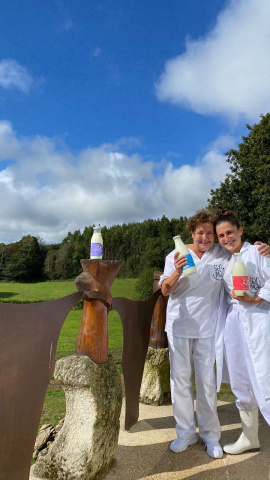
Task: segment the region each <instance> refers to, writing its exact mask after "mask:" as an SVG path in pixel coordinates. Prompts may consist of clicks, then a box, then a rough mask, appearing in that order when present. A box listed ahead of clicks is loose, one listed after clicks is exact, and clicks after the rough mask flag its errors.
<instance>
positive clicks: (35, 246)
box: [0, 215, 191, 282]
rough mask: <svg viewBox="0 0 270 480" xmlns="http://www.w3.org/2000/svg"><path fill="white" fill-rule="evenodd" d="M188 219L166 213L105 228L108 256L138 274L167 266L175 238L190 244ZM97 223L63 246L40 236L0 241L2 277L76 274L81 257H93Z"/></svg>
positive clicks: (25, 279)
mask: <svg viewBox="0 0 270 480" xmlns="http://www.w3.org/2000/svg"><path fill="white" fill-rule="evenodd" d="M186 222H187V218H186V217H182V216H181V217H179V218H178V219H176V218H173V219H171V220H169V219H168V218H167V217H165V215H164V216H163V217H162V218H161V219H157V220H151V219H149V220H145V221H144V222H137V223H129V224H125V223H124V224H123V225H114V226H112V227H106V226H104V227H103V228H102V237H103V258H104V260H124V262H125V263H124V265H123V267H122V269H121V271H120V273H119V274H118V275H119V276H122V277H127V278H132V277H135V278H136V277H137V276H138V275H139V274H140V273H141V272H142V271H143V270H144V269H145V268H156V269H157V270H162V269H163V267H164V259H165V256H166V255H167V253H168V252H169V251H171V250H172V249H173V248H174V242H173V240H172V238H173V237H174V236H175V235H178V234H181V236H182V238H183V240H184V241H185V242H189V241H190V240H191V238H190V236H189V234H188V233H187V231H186V229H185V226H186ZM92 234H93V227H85V229H84V231H83V232H82V233H81V231H80V230H76V231H75V232H74V233H71V232H69V233H68V235H67V236H66V237H65V238H64V239H63V240H62V242H61V243H60V244H57V245H44V244H43V242H42V241H40V239H38V238H36V237H33V236H31V235H26V236H24V237H23V238H22V239H21V240H20V241H19V242H15V243H11V244H9V245H4V244H0V278H1V279H2V280H6V281H21V282H30V281H39V280H58V279H68V278H74V277H76V276H77V275H79V274H80V273H81V271H82V268H81V264H80V260H81V259H83V258H89V256H90V241H91V237H92Z"/></svg>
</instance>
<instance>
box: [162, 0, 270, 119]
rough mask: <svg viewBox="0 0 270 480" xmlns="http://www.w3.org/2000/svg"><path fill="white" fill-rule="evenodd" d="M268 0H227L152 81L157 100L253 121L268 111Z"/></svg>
mask: <svg viewBox="0 0 270 480" xmlns="http://www.w3.org/2000/svg"><path fill="white" fill-rule="evenodd" d="M269 45H270V2H269V0H260V1H258V0H230V1H229V3H228V4H227V6H226V8H225V9H224V10H223V11H222V12H221V13H220V14H219V16H218V18H217V21H216V25H215V27H214V29H213V30H212V31H210V32H209V33H208V34H206V35H205V37H203V38H200V39H198V40H193V39H189V38H188V39H187V40H186V51H185V52H184V53H183V54H181V55H179V56H178V57H176V58H173V59H171V60H169V61H168V62H167V63H166V65H165V70H164V72H163V74H162V75H161V77H160V79H159V82H158V83H157V85H156V92H157V96H158V98H159V99H160V100H162V101H169V102H171V103H175V104H179V105H182V106H184V107H186V108H188V109H191V110H193V111H195V112H197V113H200V114H207V115H208V114H214V115H215V114H222V115H224V116H226V117H229V118H231V119H233V120H239V119H240V118H247V119H248V120H256V119H258V116H259V115H260V114H262V113H263V114H265V113H267V112H268V111H269V110H270V89H269V78H270V49H269Z"/></svg>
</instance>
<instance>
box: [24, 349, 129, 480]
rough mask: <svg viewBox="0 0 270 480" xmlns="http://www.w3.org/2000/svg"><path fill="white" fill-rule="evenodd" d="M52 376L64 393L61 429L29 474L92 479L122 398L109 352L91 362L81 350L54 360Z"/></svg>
mask: <svg viewBox="0 0 270 480" xmlns="http://www.w3.org/2000/svg"><path fill="white" fill-rule="evenodd" d="M54 376H55V379H56V380H58V381H60V383H61V384H62V387H63V389H64V391H65V395H66V416H65V421H64V425H63V427H62V429H61V430H60V432H59V434H58V435H57V437H56V440H55V441H54V442H53V444H52V445H51V447H50V448H49V451H48V453H47V454H46V455H45V456H42V455H40V456H39V457H38V459H37V462H36V463H35V464H34V465H33V466H32V468H31V474H30V480H40V479H54V480H58V479H59V480H60V479H61V480H63V479H65V480H92V479H98V478H100V476H101V475H103V474H104V472H105V471H106V470H107V468H108V466H109V464H110V462H111V460H112V458H113V455H114V452H115V450H116V447H117V443H118V435H119V417H120V411H121V404H122V388H121V379H120V374H119V372H118V371H117V368H116V366H115V364H114V361H113V359H112V357H111V356H110V355H109V357H108V361H107V362H106V363H103V364H96V363H94V362H92V361H91V360H90V358H89V357H86V356H76V355H74V356H71V357H67V358H63V359H61V360H58V361H57V363H56V368H55V375H54Z"/></svg>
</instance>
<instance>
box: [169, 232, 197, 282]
mask: <svg viewBox="0 0 270 480" xmlns="http://www.w3.org/2000/svg"><path fill="white" fill-rule="evenodd" d="M173 240H174V243H175V250H177V251H178V252H179V255H186V257H187V265H185V266H184V267H183V275H185V276H186V275H191V274H192V273H196V272H197V268H196V267H195V263H194V261H193V258H192V256H191V253H190V251H189V249H188V248H187V246H186V245H185V244H184V242H182V240H181V237H180V235H177V236H176V237H173Z"/></svg>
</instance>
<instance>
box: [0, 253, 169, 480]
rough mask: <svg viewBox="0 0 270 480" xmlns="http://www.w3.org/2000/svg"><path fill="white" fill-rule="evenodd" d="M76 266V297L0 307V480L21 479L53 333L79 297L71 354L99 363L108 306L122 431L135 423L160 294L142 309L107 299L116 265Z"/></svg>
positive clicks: (104, 350)
mask: <svg viewBox="0 0 270 480" xmlns="http://www.w3.org/2000/svg"><path fill="white" fill-rule="evenodd" d="M81 263H82V266H83V273H82V274H81V275H79V277H77V279H76V285H77V288H78V290H79V291H78V292H77V293H74V294H72V295H69V296H67V297H64V298H60V299H58V300H54V301H51V302H41V303H36V304H24V305H10V304H3V303H0V368H1V370H0V372H1V373H0V425H1V429H2V433H1V435H0V480H28V478H29V470H30V465H31V458H32V452H33V446H34V443H35V438H36V434H37V430H38V425H39V421H40V417H41V413H42V407H43V403H44V398H45V394H46V390H47V386H48V383H49V381H50V378H51V375H52V373H53V370H54V365H55V352H56V347H57V341H58V337H59V334H60V330H61V328H62V325H63V323H64V320H65V318H66V316H67V314H68V312H69V310H70V309H71V308H72V306H73V305H74V304H75V303H76V302H77V301H78V300H79V299H81V298H82V299H83V300H84V307H83V316H82V323H81V328H80V331H79V334H78V339H77V344H76V354H78V355H87V356H89V357H90V358H91V359H92V360H93V361H95V362H97V363H103V362H106V360H107V354H108V330H107V313H108V310H109V309H110V307H111V305H112V307H113V308H115V309H116V310H117V311H118V313H119V314H120V317H121V320H122V324H123V337H124V340H123V356H122V365H123V374H124V381H125V390H126V422H125V428H126V429H129V428H130V427H131V426H132V425H133V424H134V423H135V422H136V421H137V419H138V416H139V393H140V385H141V380H142V374H143V367H144V362H145V357H146V353H147V348H148V344H149V337H150V325H151V319H152V314H153V309H154V306H155V303H156V300H157V298H158V297H159V295H160V290H157V291H156V292H155V293H154V294H153V295H152V296H151V297H150V298H149V299H148V300H145V301H143V302H136V301H132V300H128V299H125V298H121V297H118V298H114V299H112V298H111V294H110V291H109V288H110V286H111V284H112V282H113V280H114V278H115V276H116V274H117V272H118V271H119V270H120V268H121V266H122V264H123V262H110V261H103V260H91V261H90V260H82V261H81ZM12 452H15V454H13V453H12Z"/></svg>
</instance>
